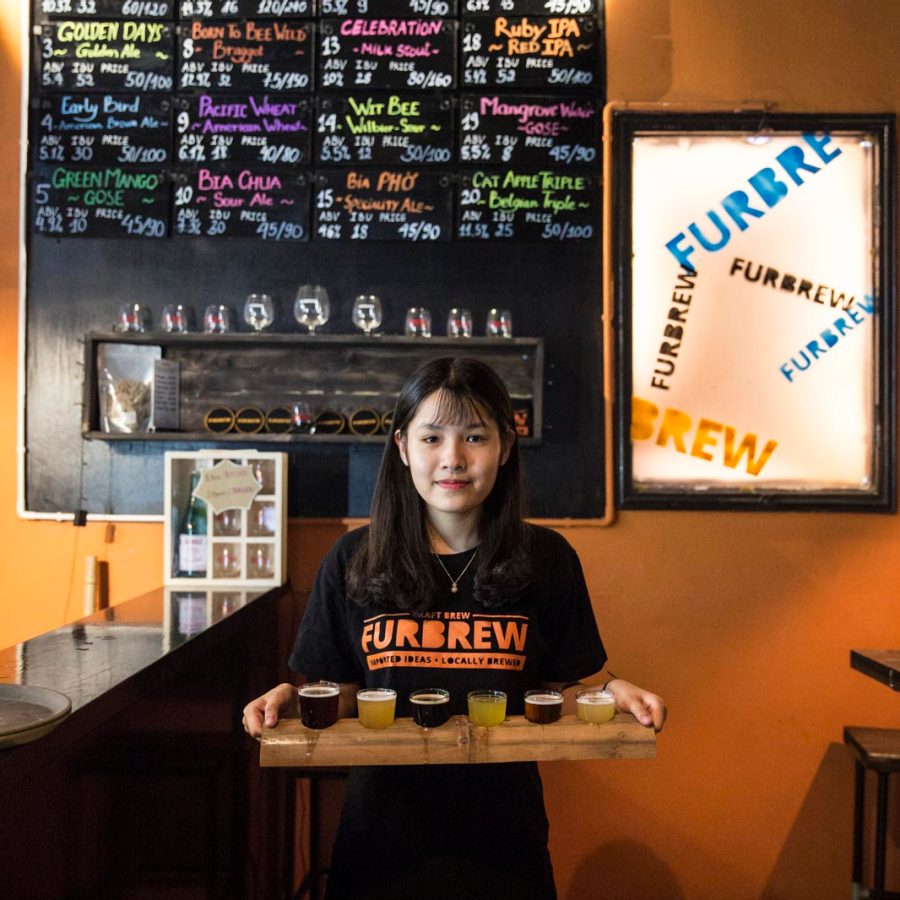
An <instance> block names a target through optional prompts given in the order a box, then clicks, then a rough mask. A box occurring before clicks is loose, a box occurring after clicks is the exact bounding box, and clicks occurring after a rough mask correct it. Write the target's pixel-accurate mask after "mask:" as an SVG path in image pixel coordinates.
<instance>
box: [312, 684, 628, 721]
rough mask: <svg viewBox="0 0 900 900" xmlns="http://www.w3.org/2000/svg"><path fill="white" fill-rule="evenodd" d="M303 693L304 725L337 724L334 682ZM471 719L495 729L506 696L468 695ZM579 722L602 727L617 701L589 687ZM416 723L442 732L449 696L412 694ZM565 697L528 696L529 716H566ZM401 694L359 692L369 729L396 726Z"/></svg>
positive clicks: (582, 694)
mask: <svg viewBox="0 0 900 900" xmlns="http://www.w3.org/2000/svg"><path fill="white" fill-rule="evenodd" d="M298 693H299V695H300V721H301V722H302V723H303V725H305V726H306V727H307V728H315V729H321V728H328V727H330V726H331V725H334V723H335V722H337V720H338V700H339V698H340V693H341V689H340V686H339V685H338V684H336V683H335V682H333V681H315V682H311V683H309V684H304V685H303V686H302V687H301V688H300V689H299V691H298ZM467 699H468V719H469V722H471V724H472V725H475V726H478V727H482V728H491V727H493V726H494V725H500V724H501V723H502V722H503V721H505V719H506V694H505V693H504V692H503V691H491V690H480V691H471V692H470V693H469V694H468V698H467ZM575 701H576V708H577V711H578V718H579V719H581V720H582V721H584V722H593V723H596V724H601V723H603V722H608V721H610V719H612V717H613V716H614V715H615V712H616V700H615V697H614V696H613V695H612V694H611V693H610V692H609V691H606V690H602V689H599V688H586V689H584V690H581V691H578V693H577V694H576V695H575ZM409 702H410V705H411V706H412V713H413V714H412V719H413V721H414V722H415V723H416V725H418V726H420V727H421V728H438V727H439V726H441V725H443V724H444V723H445V722H447V721H448V720H449V718H450V692H449V691H446V690H444V689H443V688H424V689H422V690H418V691H413V692H412V693H411V694H410V695H409ZM562 704H563V695H562V694H561V693H559V691H550V690H533V691H526V692H525V718H526V719H527V720H528V721H529V722H534V723H535V724H536V725H550V724H551V723H553V722H555V721H557V720H558V719H559V718H560V716H561V715H562ZM396 705H397V692H396V691H394V690H392V689H391V688H360V689H359V690H358V691H357V692H356V706H357V715H358V717H359V723H360V725H362V726H364V727H365V728H375V729H378V728H388V727H389V726H390V725H392V724H393V723H394V713H395V709H396Z"/></svg>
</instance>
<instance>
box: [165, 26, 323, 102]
mask: <svg viewBox="0 0 900 900" xmlns="http://www.w3.org/2000/svg"><path fill="white" fill-rule="evenodd" d="M311 35H312V31H311V28H310V26H309V24H307V23H305V22H296V21H291V20H277V19H276V20H268V19H267V20H261V19H245V20H241V21H238V22H231V21H228V22H209V21H205V20H202V19H194V20H192V21H190V22H188V23H184V24H182V25H181V29H180V41H179V47H180V51H179V57H180V60H181V62H180V65H179V69H178V87H179V89H180V90H186V89H189V88H201V89H205V90H225V89H229V90H238V91H310V90H312V87H313V80H312V65H313V47H312V40H311Z"/></svg>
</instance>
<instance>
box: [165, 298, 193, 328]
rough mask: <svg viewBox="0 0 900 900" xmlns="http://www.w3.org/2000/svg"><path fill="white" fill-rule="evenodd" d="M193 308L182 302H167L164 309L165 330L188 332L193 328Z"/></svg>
mask: <svg viewBox="0 0 900 900" xmlns="http://www.w3.org/2000/svg"><path fill="white" fill-rule="evenodd" d="M191 318H192V317H191V310H190V308H189V307H187V306H184V305H183V304H181V303H167V304H166V305H165V307H164V308H163V311H162V327H163V331H167V332H169V334H187V333H188V332H189V331H190V330H191V325H192V324H193V322H192V321H191Z"/></svg>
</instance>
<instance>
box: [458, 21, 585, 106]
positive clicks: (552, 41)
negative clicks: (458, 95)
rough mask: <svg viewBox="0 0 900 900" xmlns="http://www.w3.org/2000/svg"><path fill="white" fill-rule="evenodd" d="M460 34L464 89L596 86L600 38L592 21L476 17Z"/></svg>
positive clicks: (467, 22)
mask: <svg viewBox="0 0 900 900" xmlns="http://www.w3.org/2000/svg"><path fill="white" fill-rule="evenodd" d="M461 35H462V37H461V46H462V58H461V63H460V69H461V77H462V84H463V86H464V87H502V86H504V85H505V86H507V87H530V88H535V87H540V88H543V87H550V86H552V87H563V88H576V89H577V88H591V87H594V86H595V85H596V82H597V75H598V72H599V60H600V34H599V31H598V29H597V23H596V22H595V21H594V19H592V18H588V17H586V16H554V17H547V18H537V17H530V16H518V17H509V16H494V17H483V18H473V19H468V20H466V21H465V22H464V24H463V26H462V29H461Z"/></svg>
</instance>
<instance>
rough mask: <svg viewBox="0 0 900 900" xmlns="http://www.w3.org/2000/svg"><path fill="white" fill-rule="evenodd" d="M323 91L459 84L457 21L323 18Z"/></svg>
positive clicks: (321, 62) (320, 61) (426, 88)
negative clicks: (457, 80)
mask: <svg viewBox="0 0 900 900" xmlns="http://www.w3.org/2000/svg"><path fill="white" fill-rule="evenodd" d="M319 85H320V86H321V87H322V88H347V89H355V88H360V87H365V88H373V87H377V88H388V89H390V90H401V89H403V88H418V89H421V90H436V89H438V88H452V87H454V86H455V85H456V23H455V22H451V21H449V20H447V19H362V18H359V19H350V18H348V19H325V20H324V21H323V22H322V23H321V25H320V26H319Z"/></svg>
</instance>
